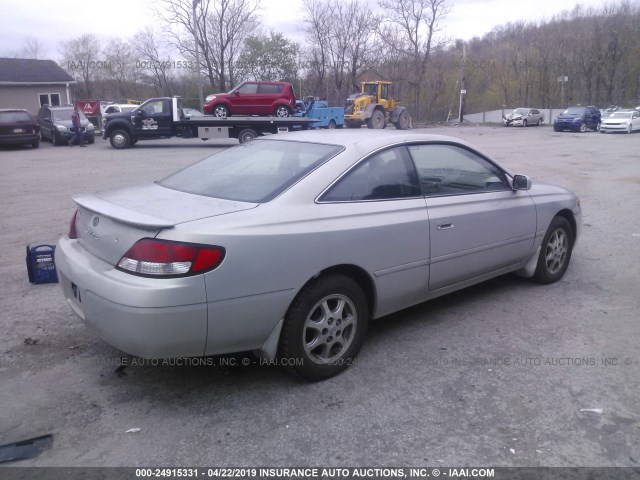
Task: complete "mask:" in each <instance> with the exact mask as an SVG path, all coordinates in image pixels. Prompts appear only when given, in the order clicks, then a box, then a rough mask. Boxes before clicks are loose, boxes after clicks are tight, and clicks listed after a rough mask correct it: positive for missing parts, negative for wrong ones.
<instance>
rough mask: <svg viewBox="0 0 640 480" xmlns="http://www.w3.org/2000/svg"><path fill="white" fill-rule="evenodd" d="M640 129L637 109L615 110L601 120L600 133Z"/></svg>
mask: <svg viewBox="0 0 640 480" xmlns="http://www.w3.org/2000/svg"><path fill="white" fill-rule="evenodd" d="M636 130H640V112H639V111H637V110H631V111H617V112H614V113H612V114H611V115H609V116H608V117H607V118H605V119H603V120H602V124H601V125H600V133H607V132H626V133H631V132H633V131H636Z"/></svg>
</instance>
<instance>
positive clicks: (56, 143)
mask: <svg viewBox="0 0 640 480" xmlns="http://www.w3.org/2000/svg"><path fill="white" fill-rule="evenodd" d="M51 143H52V144H53V146H54V147H59V146H60V145H62V143H60V140H58V136H57V135H56V134H55V132H51Z"/></svg>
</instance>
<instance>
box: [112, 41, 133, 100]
mask: <svg viewBox="0 0 640 480" xmlns="http://www.w3.org/2000/svg"><path fill="white" fill-rule="evenodd" d="M103 57H104V59H105V66H106V68H105V72H104V79H105V80H107V81H108V82H110V83H111V84H112V86H113V88H112V91H113V92H114V93H115V96H116V97H117V98H125V97H128V96H130V94H129V91H128V89H129V88H130V86H131V85H132V84H133V83H135V82H136V80H137V77H138V75H137V73H138V69H137V68H136V65H135V55H134V49H133V47H132V45H131V43H130V42H126V41H124V40H122V39H120V38H114V39H112V40H111V41H110V42H109V43H108V44H107V46H106V47H105V48H104V51H103Z"/></svg>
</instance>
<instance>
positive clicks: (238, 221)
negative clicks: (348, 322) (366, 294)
mask: <svg viewBox="0 0 640 480" xmlns="http://www.w3.org/2000/svg"><path fill="white" fill-rule="evenodd" d="M274 139H276V140H278V141H302V142H304V141H310V142H321V143H332V144H338V145H343V146H344V147H345V150H344V151H343V152H342V153H340V154H339V155H337V156H336V157H334V158H332V159H331V160H329V161H328V162H327V163H326V164H324V165H322V166H321V167H319V168H317V169H315V170H313V171H311V172H310V173H309V174H308V175H307V176H306V177H304V178H303V179H301V180H300V181H299V182H298V183H297V184H295V185H293V186H291V187H290V188H289V189H288V190H286V191H284V192H283V193H281V194H280V195H279V196H278V197H276V198H275V199H273V200H271V201H270V202H267V203H263V204H252V203H243V202H232V201H226V200H219V199H215V198H208V197H202V196H197V195H191V194H186V193H182V192H176V191H173V190H169V189H167V188H164V187H160V186H158V185H153V186H146V187H140V188H133V189H125V190H120V191H116V192H107V193H100V194H98V195H96V196H88V197H87V196H82V197H75V198H76V200H77V202H78V203H79V205H80V209H81V210H83V209H84V210H83V211H82V213H81V217H80V218H81V220H80V221H79V222H78V223H77V225H76V227H77V230H80V231H81V230H83V229H85V228H90V227H89V226H90V225H92V222H93V218H90V219H89V220H90V221H88V220H85V217H86V215H85V211H86V213H89V212H90V214H92V215H98V216H101V218H100V222H99V226H100V225H103V226H104V227H105V228H106V229H108V230H109V231H111V230H113V232H120V235H121V237H120V240H119V241H118V243H129V245H120V246H119V247H117V248H116V247H112V248H111V249H110V248H104V247H96V246H95V243H99V242H97V241H96V242H94V243H93V244H92V243H91V242H92V241H93V240H95V239H93V238H92V237H91V236H90V235H89V236H88V238H87V235H82V236H81V238H79V239H77V240H75V239H74V240H71V239H69V238H68V237H63V238H62V239H61V240H60V241H59V250H58V251H57V252H56V264H57V266H58V269H59V271H60V273H61V284H62V288H63V292H64V295H65V297H66V298H67V301H68V302H69V304H70V305H71V307H72V308H73V309H74V311H75V312H76V313H78V315H80V316H81V317H83V318H85V320H86V321H87V322H88V323H90V324H92V325H93V326H94V327H95V328H96V330H97V331H98V332H99V334H100V336H101V337H102V338H104V339H105V340H106V341H108V342H109V343H111V344H113V345H115V346H116V347H118V348H120V349H122V350H124V351H127V352H128V353H132V354H135V355H141V356H146V357H175V356H196V355H203V354H206V355H210V354H219V353H228V352H234V351H244V350H255V351H257V352H259V353H260V354H261V355H262V356H265V357H267V358H273V356H274V355H275V352H276V348H277V343H278V342H277V340H278V338H279V334H280V329H281V326H282V319H283V318H284V317H285V315H286V312H287V309H288V308H289V306H290V305H291V303H292V301H293V300H294V298H295V296H296V295H297V294H298V293H299V292H300V291H301V289H303V288H304V286H305V284H307V283H308V282H309V281H310V280H311V279H312V278H314V277H316V276H317V275H320V274H322V272H323V271H325V270H327V269H332V268H345V267H348V268H350V269H357V270H358V271H360V272H362V274H363V275H366V277H368V278H369V281H370V285H371V287H372V290H373V292H372V293H373V297H374V298H373V305H372V306H373V310H372V312H371V313H372V317H373V318H377V317H381V316H384V315H388V314H391V313H393V312H396V311H398V310H400V309H403V308H406V307H409V306H412V305H415V304H417V303H420V302H423V301H425V300H428V299H430V298H435V297H437V296H440V295H444V294H446V293H448V292H451V291H455V290H458V289H460V288H464V287H466V286H469V285H472V284H475V283H478V282H481V281H483V280H486V279H489V278H492V277H495V276H497V275H502V274H504V273H507V272H511V271H516V270H522V269H524V267H525V266H526V265H527V264H530V263H531V262H533V259H534V258H536V259H537V256H538V254H539V253H538V252H539V246H540V244H541V242H542V238H543V236H544V234H545V232H546V229H547V227H548V225H549V223H550V222H551V220H552V219H553V217H554V216H555V215H557V214H558V213H559V212H562V211H564V212H565V213H566V212H572V215H573V217H574V218H575V224H576V236H577V235H578V234H579V228H580V221H581V217H580V207H579V205H578V203H577V199H576V197H575V196H574V195H573V194H571V193H570V192H568V191H566V190H564V189H562V188H559V187H552V186H547V185H543V184H538V183H536V182H534V184H533V186H532V188H531V189H530V190H518V191H499V192H484V193H473V194H467V195H452V196H442V197H422V196H419V197H416V198H405V199H396V200H393V199H392V200H384V201H353V202H335V203H325V202H319V201H318V198H319V197H320V195H321V194H322V192H323V191H325V189H326V188H327V187H328V186H329V185H331V184H332V183H333V182H335V181H336V180H337V179H338V178H340V177H341V176H342V175H343V174H344V173H345V172H347V171H349V169H351V168H352V167H353V166H354V165H355V164H357V163H358V162H359V161H360V160H361V159H362V158H364V157H365V156H367V155H368V154H370V153H371V152H373V151H376V150H377V149H380V148H384V147H386V146H389V145H398V144H403V143H406V142H416V141H419V142H443V141H446V142H453V143H455V144H458V145H466V146H468V145H467V144H466V143H465V142H462V141H459V140H457V139H452V138H449V137H442V136H434V135H424V134H418V133H415V132H386V131H383V132H381V131H377V132H375V135H372V133H371V132H370V131H366V130H361V131H338V132H332V134H331V135H327V134H326V133H325V132H296V133H292V134H280V135H277V136H276V135H274V136H270V137H269V140H270V141H271V140H274ZM257 142H260V140H258V141H257ZM470 148H473V147H470ZM473 150H474V151H476V152H478V150H477V149H473ZM479 153H481V152H479ZM506 173H507V174H508V175H510V174H509V172H506ZM149 199H153V201H152V202H149V201H148V200H149ZM103 216H104V217H105V218H106V219H109V220H111V221H112V222H113V223H109V222H108V221H106V220H105V219H104V218H102V217H103ZM103 221H104V222H105V223H103ZM169 224H170V226H169ZM449 224H451V225H452V227H449ZM439 227H440V228H439ZM442 227H448V228H442ZM80 231H78V234H79V235H80ZM96 232H97V233H96ZM113 232H111V233H104V234H103V235H104V237H103V238H105V239H107V242H105V243H114V244H115V240H114V235H116V234H115V233H113ZM125 232H127V233H125ZM94 233H96V234H97V235H98V236H100V234H99V233H100V232H99V231H98V230H95V232H94ZM127 235H129V236H128V237H127V241H126V242H124V241H122V239H123V238H124V237H126V236H127ZM154 235H155V236H156V237H157V238H159V239H166V240H174V241H187V242H192V243H202V244H212V245H220V246H223V247H224V248H225V249H226V255H225V258H224V261H223V262H222V264H221V265H220V266H219V267H217V268H216V269H215V270H213V271H211V272H208V273H206V274H204V275H196V276H193V277H184V278H176V279H154V278H142V277H137V276H134V275H130V274H128V273H125V272H121V271H119V270H116V269H115V268H114V266H113V265H115V264H116V263H117V261H118V260H119V258H120V257H119V255H120V256H121V255H122V254H123V253H124V251H126V250H127V249H128V248H129V247H130V246H131V244H130V243H131V242H132V241H134V240H135V239H136V238H137V237H138V236H154ZM100 241H102V238H101V239H100ZM116 257H117V258H116ZM536 261H537V260H536ZM524 270H526V269H524ZM74 289H75V292H74ZM78 294H79V295H81V297H82V298H81V301H80V299H78V298H77V295H78ZM154 308H155V310H151V309H154ZM156 318H157V321H156V320H155V319H156Z"/></svg>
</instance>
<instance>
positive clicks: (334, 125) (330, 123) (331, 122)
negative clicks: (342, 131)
mask: <svg viewBox="0 0 640 480" xmlns="http://www.w3.org/2000/svg"><path fill="white" fill-rule="evenodd" d="M327 128H328V129H329V130H333V129H334V128H336V121H335V120H329V125H327Z"/></svg>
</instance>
